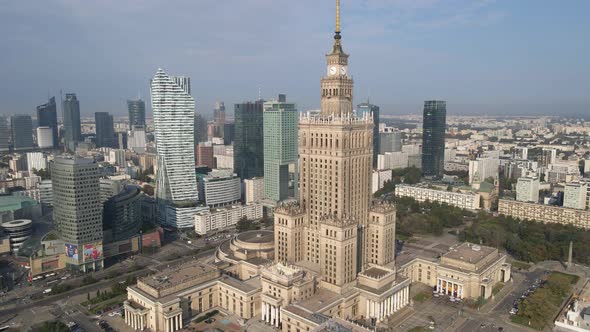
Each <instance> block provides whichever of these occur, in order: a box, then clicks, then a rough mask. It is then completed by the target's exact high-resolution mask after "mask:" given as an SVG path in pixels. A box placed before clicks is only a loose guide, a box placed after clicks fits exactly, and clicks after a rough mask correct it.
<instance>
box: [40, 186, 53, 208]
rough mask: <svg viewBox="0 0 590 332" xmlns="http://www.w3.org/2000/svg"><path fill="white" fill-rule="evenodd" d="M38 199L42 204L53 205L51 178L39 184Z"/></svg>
mask: <svg viewBox="0 0 590 332" xmlns="http://www.w3.org/2000/svg"><path fill="white" fill-rule="evenodd" d="M39 200H40V201H41V203H42V204H43V205H46V206H53V185H52V183H51V180H43V181H41V183H40V184H39Z"/></svg>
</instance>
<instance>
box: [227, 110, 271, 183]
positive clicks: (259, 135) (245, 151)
mask: <svg viewBox="0 0 590 332" xmlns="http://www.w3.org/2000/svg"><path fill="white" fill-rule="evenodd" d="M263 105H264V101H263V100H257V101H255V102H246V103H241V104H236V105H235V107H234V119H235V127H236V140H235V143H234V170H235V172H236V173H238V175H239V176H240V178H241V179H242V180H244V179H250V178H253V177H261V176H263V175H264V146H263V144H264V139H263V137H264V135H263V125H264V124H263V123H264V121H263V111H262V107H263Z"/></svg>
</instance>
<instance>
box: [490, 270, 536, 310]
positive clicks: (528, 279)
mask: <svg viewBox="0 0 590 332" xmlns="http://www.w3.org/2000/svg"><path fill="white" fill-rule="evenodd" d="M520 274H521V275H522V277H523V279H522V281H520V282H519V283H518V284H517V285H516V286H515V287H514V289H513V290H512V292H510V294H508V295H506V297H505V298H504V299H503V300H502V302H500V304H498V305H497V306H496V308H495V309H494V313H496V314H498V315H508V314H510V311H511V310H512V309H513V308H514V307H515V305H516V304H517V303H518V302H519V301H520V300H522V299H523V298H524V297H526V296H528V294H530V293H531V292H532V291H534V289H535V288H536V287H538V286H539V281H540V280H541V279H542V278H543V276H545V274H546V271H545V270H541V269H538V270H534V271H532V272H525V273H520ZM519 279H520V278H519ZM523 296H524V297H523Z"/></svg>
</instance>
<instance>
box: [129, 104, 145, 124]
mask: <svg viewBox="0 0 590 332" xmlns="http://www.w3.org/2000/svg"><path fill="white" fill-rule="evenodd" d="M127 110H128V111H129V130H133V127H143V128H145V102H144V101H143V100H142V99H137V100H127Z"/></svg>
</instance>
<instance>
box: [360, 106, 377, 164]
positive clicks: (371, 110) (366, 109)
mask: <svg viewBox="0 0 590 332" xmlns="http://www.w3.org/2000/svg"><path fill="white" fill-rule="evenodd" d="M365 114H371V115H372V116H373V124H374V125H375V126H374V127H373V168H376V167H377V155H378V154H379V145H380V144H381V143H380V142H381V139H380V137H379V106H377V105H373V104H371V103H369V101H368V100H367V102H366V103H362V104H359V105H358V106H357V107H356V115H357V117H359V118H364V117H365Z"/></svg>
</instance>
